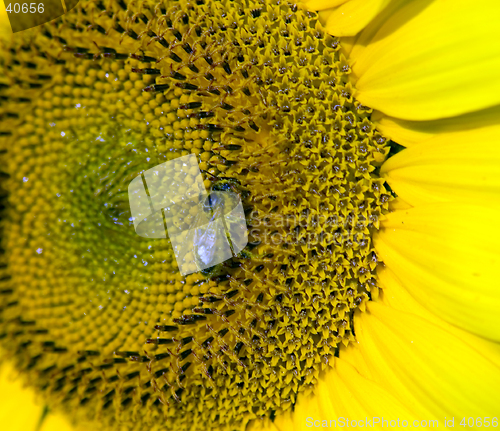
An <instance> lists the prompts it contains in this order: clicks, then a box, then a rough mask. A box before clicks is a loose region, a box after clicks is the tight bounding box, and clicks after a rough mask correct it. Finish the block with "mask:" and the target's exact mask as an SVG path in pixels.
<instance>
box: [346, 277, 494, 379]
mask: <svg viewBox="0 0 500 431" xmlns="http://www.w3.org/2000/svg"><path fill="white" fill-rule="evenodd" d="M377 278H378V281H379V284H380V286H381V287H382V289H381V294H380V300H381V301H382V303H384V304H385V305H387V306H389V307H391V308H394V309H396V310H399V311H403V312H405V313H409V314H414V315H416V316H418V317H421V318H423V319H425V320H427V321H428V322H430V323H432V324H433V325H436V326H439V327H440V328H441V329H443V330H445V331H446V332H448V333H450V334H452V335H453V336H454V337H456V338H459V339H461V340H462V341H463V342H464V343H466V344H467V345H468V346H470V347H471V348H473V349H475V350H476V351H478V352H481V353H482V354H483V356H485V357H486V358H488V359H489V360H491V361H492V362H493V363H494V364H495V365H496V366H497V367H498V368H500V343H495V342H493V341H490V340H486V339H485V338H482V337H478V336H477V335H474V334H472V333H470V332H468V331H464V330H463V329H460V328H457V327H456V326H454V325H451V324H450V323H448V322H445V321H444V320H443V319H441V317H440V316H439V315H437V314H433V313H431V312H430V311H429V310H428V309H427V308H425V304H420V303H419V302H417V300H416V299H415V298H414V297H413V296H412V295H411V293H412V292H411V291H409V290H407V289H406V288H405V285H404V284H403V283H402V282H401V280H399V279H398V278H397V277H396V275H395V274H394V272H393V271H391V269H389V268H387V267H385V268H382V269H380V270H378V271H377ZM358 350H359V349H358ZM351 356H352V354H351ZM360 356H361V353H359V354H358V355H357V361H358V363H359V362H360V359H359V357H360ZM365 369H366V368H365ZM364 373H368V371H364Z"/></svg>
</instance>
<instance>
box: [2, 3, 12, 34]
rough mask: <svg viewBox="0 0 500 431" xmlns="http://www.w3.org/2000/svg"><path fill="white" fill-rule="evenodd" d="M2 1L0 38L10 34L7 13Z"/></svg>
mask: <svg viewBox="0 0 500 431" xmlns="http://www.w3.org/2000/svg"><path fill="white" fill-rule="evenodd" d="M4 3H5V2H0V39H1V38H6V37H8V36H10V35H11V34H12V29H11V27H10V22H9V15H8V14H7V10H6V9H5V4H4Z"/></svg>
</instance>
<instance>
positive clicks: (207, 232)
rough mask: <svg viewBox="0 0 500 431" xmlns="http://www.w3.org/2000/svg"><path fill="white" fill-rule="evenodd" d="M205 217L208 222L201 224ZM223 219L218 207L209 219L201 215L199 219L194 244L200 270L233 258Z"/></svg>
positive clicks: (195, 229)
mask: <svg viewBox="0 0 500 431" xmlns="http://www.w3.org/2000/svg"><path fill="white" fill-rule="evenodd" d="M204 217H205V220H206V221H207V222H206V223H204V224H201V223H200V221H203V218H204ZM223 217H224V215H223V211H222V209H221V208H217V207H215V208H214V210H213V212H212V214H211V215H210V216H209V217H206V215H205V216H203V215H201V214H199V216H198V217H197V225H196V227H195V228H194V235H193V243H192V244H193V252H194V256H195V263H196V266H197V267H198V269H199V270H202V269H206V268H210V267H212V266H215V265H218V264H219V263H222V262H224V261H225V260H228V259H230V258H231V257H232V252H231V247H230V245H229V242H228V240H227V233H226V228H225V226H224V222H223Z"/></svg>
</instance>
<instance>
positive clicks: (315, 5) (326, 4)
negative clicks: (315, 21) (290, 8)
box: [302, 0, 351, 11]
mask: <svg viewBox="0 0 500 431" xmlns="http://www.w3.org/2000/svg"><path fill="white" fill-rule="evenodd" d="M348 1H351V0H306V1H303V2H302V5H304V7H306V8H307V9H309V10H312V11H314V10H320V11H322V10H328V9H333V8H335V7H337V6H340V5H341V4H344V3H345V2H348Z"/></svg>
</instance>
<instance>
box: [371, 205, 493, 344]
mask: <svg viewBox="0 0 500 431" xmlns="http://www.w3.org/2000/svg"><path fill="white" fill-rule="evenodd" d="M498 214H499V213H498V209H492V208H486V207H481V206H474V205H468V204H458V203H444V204H441V203H440V204H432V205H424V206H420V207H416V208H411V209H407V210H401V211H395V212H393V213H391V214H388V215H387V217H386V218H385V220H383V221H382V222H381V226H382V229H381V231H380V232H379V233H378V234H377V235H376V236H375V238H374V243H375V248H376V250H377V253H378V255H379V256H380V258H381V259H382V260H383V261H384V263H385V265H386V266H387V267H388V268H390V269H391V270H392V271H393V272H394V274H395V275H396V276H397V277H398V278H399V279H400V280H402V281H403V282H404V284H405V287H406V288H407V289H408V290H409V291H411V294H412V296H413V297H415V298H416V299H417V300H418V301H419V302H420V303H421V304H425V306H426V307H427V308H428V309H429V310H431V311H432V312H433V313H435V314H437V315H438V316H440V317H441V318H443V319H445V320H446V321H448V322H451V323H453V324H455V325H457V326H459V327H461V328H464V329H466V330H468V331H471V332H473V333H475V334H478V335H481V336H483V337H486V338H489V339H492V340H496V341H499V340H500V313H499V312H498V310H499V309H500V289H498V274H497V272H498V270H497V268H498V266H499V264H500V253H499V249H498V241H499V239H500V230H499V229H498Z"/></svg>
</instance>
